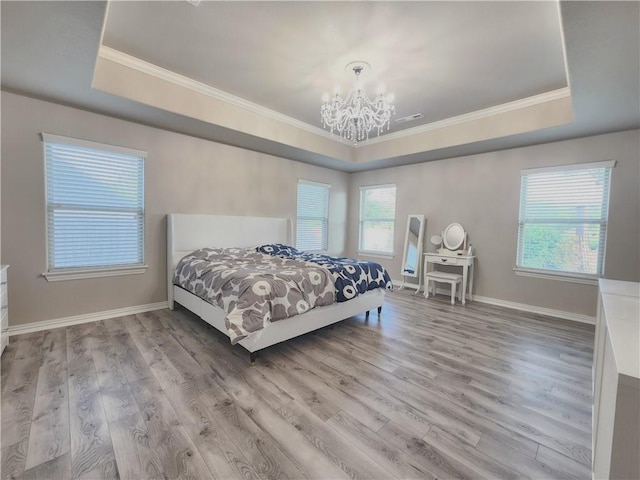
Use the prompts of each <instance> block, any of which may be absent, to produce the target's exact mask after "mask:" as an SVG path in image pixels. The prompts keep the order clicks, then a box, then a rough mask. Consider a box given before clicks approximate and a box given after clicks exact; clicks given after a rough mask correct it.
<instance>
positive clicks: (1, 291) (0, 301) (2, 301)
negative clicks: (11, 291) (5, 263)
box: [0, 285, 8, 309]
mask: <svg viewBox="0 0 640 480" xmlns="http://www.w3.org/2000/svg"><path fill="white" fill-rule="evenodd" d="M7 304H8V296H7V285H1V286H0V306H1V307H2V308H3V309H4V308H5V307H6V306H7Z"/></svg>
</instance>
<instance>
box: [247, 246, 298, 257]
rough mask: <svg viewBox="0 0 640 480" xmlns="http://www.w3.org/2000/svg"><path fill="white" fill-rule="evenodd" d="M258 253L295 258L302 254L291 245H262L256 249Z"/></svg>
mask: <svg viewBox="0 0 640 480" xmlns="http://www.w3.org/2000/svg"><path fill="white" fill-rule="evenodd" d="M256 250H257V251H258V252H261V253H266V254H269V255H275V256H279V257H294V256H296V255H300V252H299V251H298V250H297V249H295V248H294V247H292V246H290V245H284V244H282V243H271V244H268V245H261V246H259V247H258V248H257V249H256Z"/></svg>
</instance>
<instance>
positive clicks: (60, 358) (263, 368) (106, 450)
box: [1, 291, 594, 480]
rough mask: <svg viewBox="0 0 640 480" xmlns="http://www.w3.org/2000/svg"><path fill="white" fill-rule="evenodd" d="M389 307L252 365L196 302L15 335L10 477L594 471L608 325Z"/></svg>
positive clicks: (474, 309) (443, 302)
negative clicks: (596, 356)
mask: <svg viewBox="0 0 640 480" xmlns="http://www.w3.org/2000/svg"><path fill="white" fill-rule="evenodd" d="M387 299H388V300H387V302H386V304H385V307H384V309H383V312H382V318H381V321H380V322H378V321H377V319H376V315H375V314H372V315H371V318H370V319H369V321H368V322H365V319H364V315H359V316H357V317H353V318H351V319H349V320H346V321H344V322H342V323H340V324H338V325H336V326H335V327H333V328H325V329H323V330H320V331H319V332H316V333H313V334H310V335H306V336H304V337H301V338H298V339H295V340H292V341H289V342H288V343H286V344H283V345H278V346H274V347H271V348H269V349H267V350H265V351H263V352H262V353H261V355H260V356H259V357H258V362H257V364H256V366H255V367H253V368H251V367H250V366H249V358H248V354H247V353H246V351H245V350H244V349H242V348H240V347H238V348H236V347H231V345H230V344H229V341H228V339H227V338H226V337H225V336H223V335H222V334H220V333H219V332H217V331H216V330H215V329H213V328H212V327H209V326H208V325H206V324H205V323H203V322H202V321H200V320H198V319H197V318H195V317H194V316H193V315H192V314H190V313H189V312H186V311H185V310H176V311H174V312H170V311H169V310H162V311H157V312H151V313H148V314H141V315H135V316H127V317H122V318H118V319H113V320H106V321H100V322H96V323H91V324H85V325H79V326H74V327H68V328H60V329H56V330H50V331H46V332H40V333H33V334H25V335H20V336H16V337H12V338H11V341H10V343H9V346H8V347H7V349H6V350H5V353H4V354H3V355H2V430H1V440H2V478H35V479H54V478H65V479H66V478H118V477H119V478H124V479H136V480H138V479H143V478H203V479H205V478H224V479H233V478H238V479H239V478H246V479H251V478H256V479H272V478H289V479H300V478H331V479H337V478H362V479H374V478H381V479H382V478H384V479H387V478H427V479H431V478H439V479H443V478H474V479H476V478H545V479H548V478H584V479H586V478H590V460H591V362H592V354H593V335H594V333H593V327H591V326H588V325H581V324H576V323H571V322H566V321H561V320H556V319H552V318H548V317H543V316H539V315H532V314H525V313H522V312H517V311H513V310H507V309H502V308H497V307H491V306H487V305H483V304H479V303H470V304H467V305H466V306H464V307H463V306H461V305H459V304H457V305H456V306H451V305H450V304H449V303H448V298H445V297H438V298H437V299H435V300H434V299H430V300H425V299H424V298H422V297H419V296H413V295H411V292H410V291H401V292H395V293H393V294H390V295H388V297H387Z"/></svg>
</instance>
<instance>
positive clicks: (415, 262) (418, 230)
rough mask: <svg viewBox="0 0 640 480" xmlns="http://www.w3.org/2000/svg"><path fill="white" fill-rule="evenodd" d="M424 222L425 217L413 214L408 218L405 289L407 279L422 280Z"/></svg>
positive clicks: (404, 262) (404, 258) (404, 275)
mask: <svg viewBox="0 0 640 480" xmlns="http://www.w3.org/2000/svg"><path fill="white" fill-rule="evenodd" d="M424 222H425V220H424V215H416V214H411V215H409V216H408V218H407V229H406V232H405V236H404V251H403V253H402V265H401V269H402V272H401V273H402V277H403V282H402V287H404V283H405V279H406V277H410V278H420V265H421V261H420V260H421V258H422V251H423V245H424ZM402 287H401V288H402Z"/></svg>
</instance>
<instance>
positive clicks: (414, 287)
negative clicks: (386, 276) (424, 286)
mask: <svg viewBox="0 0 640 480" xmlns="http://www.w3.org/2000/svg"><path fill="white" fill-rule="evenodd" d="M391 283H393V288H397V289H401V288H402V287H403V282H402V280H391ZM404 288H411V289H412V290H417V289H418V284H417V283H404Z"/></svg>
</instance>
